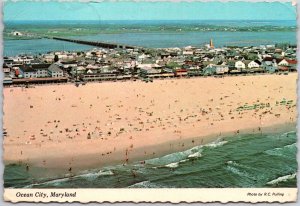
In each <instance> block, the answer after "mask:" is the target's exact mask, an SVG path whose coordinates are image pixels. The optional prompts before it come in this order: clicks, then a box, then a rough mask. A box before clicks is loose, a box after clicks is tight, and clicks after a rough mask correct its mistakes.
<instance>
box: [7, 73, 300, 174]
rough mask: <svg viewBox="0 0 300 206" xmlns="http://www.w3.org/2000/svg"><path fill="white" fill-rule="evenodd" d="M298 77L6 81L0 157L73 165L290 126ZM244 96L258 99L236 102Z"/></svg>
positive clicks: (31, 164) (122, 160) (71, 169)
mask: <svg viewBox="0 0 300 206" xmlns="http://www.w3.org/2000/svg"><path fill="white" fill-rule="evenodd" d="M296 79H297V73H290V74H289V75H275V74H274V75H254V76H232V77H224V78H214V77H207V78H204V77H203V78H189V79H166V80H154V82H153V83H145V82H141V81H126V82H103V83H88V84H86V85H84V86H79V87H76V86H75V85H74V84H66V85H43V86H35V88H20V87H15V88H4V131H5V132H6V133H7V135H6V137H5V138H4V162H5V164H10V163H22V164H26V165H28V168H29V170H30V168H46V169H47V170H53V171H56V172H57V174H66V173H76V172H77V171H79V170H82V169H89V168H100V167H102V166H107V165H114V164H126V163H129V162H132V161H142V160H145V159H149V158H153V157H158V156H161V155H164V154H169V153H172V152H176V151H181V150H185V149H187V148H191V147H193V146H196V145H200V144H205V143H207V142H209V141H212V140H214V139H217V138H222V137H224V136H226V135H234V134H239V133H259V132H266V128H269V130H270V131H271V132H272V131H274V132H275V129H279V126H278V125H281V126H283V127H285V126H287V125H292V127H294V129H295V124H296V116H297V112H296V98H297V97H296ZM290 100H292V101H290ZM288 101H290V102H289V103H287V102H288ZM262 103H263V104H265V105H266V106H261V104H262ZM245 104H247V105H248V106H252V105H254V104H256V105H260V106H257V107H256V109H253V108H252V109H251V108H250V109H249V110H246V109H244V110H241V111H237V110H236V109H237V108H238V107H240V106H244V105H245ZM247 105H246V107H247ZM246 107H245V108H246ZM270 128H271V129H270Z"/></svg>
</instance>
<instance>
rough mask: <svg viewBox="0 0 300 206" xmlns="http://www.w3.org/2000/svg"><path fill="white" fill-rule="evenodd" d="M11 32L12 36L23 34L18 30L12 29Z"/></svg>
mask: <svg viewBox="0 0 300 206" xmlns="http://www.w3.org/2000/svg"><path fill="white" fill-rule="evenodd" d="M12 34H13V35H14V36H23V34H22V33H21V32H19V31H14V32H12Z"/></svg>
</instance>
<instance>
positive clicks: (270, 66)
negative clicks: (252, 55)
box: [261, 59, 278, 73]
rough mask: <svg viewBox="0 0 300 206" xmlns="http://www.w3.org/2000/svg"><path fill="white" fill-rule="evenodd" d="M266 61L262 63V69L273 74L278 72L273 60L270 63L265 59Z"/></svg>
mask: <svg viewBox="0 0 300 206" xmlns="http://www.w3.org/2000/svg"><path fill="white" fill-rule="evenodd" d="M265 60H266V61H263V62H262V65H261V66H262V68H263V69H264V70H265V71H267V72H270V73H274V72H276V71H278V65H277V63H276V60H275V59H273V60H272V61H270V59H265Z"/></svg>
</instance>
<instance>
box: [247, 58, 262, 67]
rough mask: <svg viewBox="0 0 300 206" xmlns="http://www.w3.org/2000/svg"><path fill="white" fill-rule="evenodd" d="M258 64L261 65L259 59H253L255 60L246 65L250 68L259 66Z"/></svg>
mask: <svg viewBox="0 0 300 206" xmlns="http://www.w3.org/2000/svg"><path fill="white" fill-rule="evenodd" d="M260 65H261V63H260V62H259V61H257V60H255V61H251V62H249V63H248V65H247V67H248V68H249V69H252V68H259V67H260Z"/></svg>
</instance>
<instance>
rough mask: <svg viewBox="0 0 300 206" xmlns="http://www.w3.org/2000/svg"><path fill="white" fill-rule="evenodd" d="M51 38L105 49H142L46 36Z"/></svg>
mask: <svg viewBox="0 0 300 206" xmlns="http://www.w3.org/2000/svg"><path fill="white" fill-rule="evenodd" d="M48 38H51V39H55V40H59V41H67V42H72V43H77V44H84V45H89V46H96V47H102V48H107V49H118V48H120V49H143V48H142V47H138V46H131V45H126V44H118V43H108V42H99V41H86V40H79V39H68V38H61V37H48Z"/></svg>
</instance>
